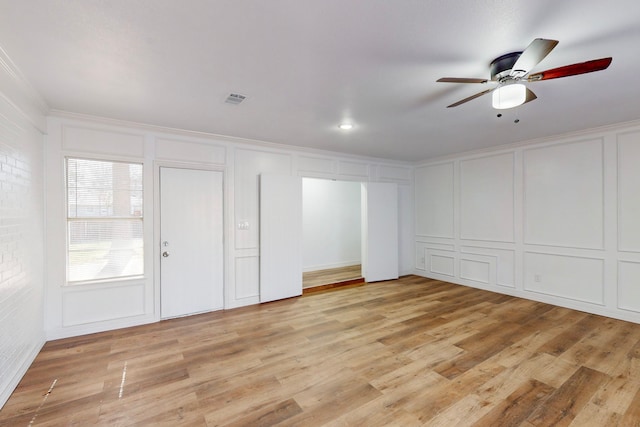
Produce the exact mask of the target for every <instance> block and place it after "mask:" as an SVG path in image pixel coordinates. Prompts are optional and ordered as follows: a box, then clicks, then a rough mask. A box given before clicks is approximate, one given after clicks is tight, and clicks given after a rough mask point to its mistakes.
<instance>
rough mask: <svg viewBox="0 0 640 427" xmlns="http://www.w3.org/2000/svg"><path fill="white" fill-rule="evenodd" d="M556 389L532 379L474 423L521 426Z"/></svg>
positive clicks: (479, 425) (487, 426)
mask: <svg viewBox="0 0 640 427" xmlns="http://www.w3.org/2000/svg"><path fill="white" fill-rule="evenodd" d="M554 390H555V389H554V388H553V387H551V386H548V385H546V384H544V383H541V382H539V381H536V380H530V381H528V382H526V383H524V384H523V385H521V386H520V387H519V388H518V389H517V390H515V391H514V392H513V393H511V394H510V395H509V396H507V397H506V398H505V399H504V400H502V401H501V402H500V403H498V404H497V405H496V406H494V407H493V409H491V411H490V412H489V413H487V414H486V415H485V416H483V417H482V418H480V420H478V421H477V422H475V423H473V425H474V426H478V427H485V426H486V427H492V426H497V425H499V426H501V427H509V426H519V425H520V424H521V423H522V422H523V421H525V420H526V418H527V417H528V416H529V414H531V412H532V411H533V410H534V409H535V408H536V407H537V406H538V405H540V402H542V401H543V400H544V399H546V398H547V397H548V396H549V395H550V394H551V393H552V392H553V391H554Z"/></svg>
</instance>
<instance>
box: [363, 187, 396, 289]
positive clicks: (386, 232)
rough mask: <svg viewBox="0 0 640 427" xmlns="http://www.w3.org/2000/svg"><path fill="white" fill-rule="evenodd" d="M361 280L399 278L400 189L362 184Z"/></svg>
mask: <svg viewBox="0 0 640 427" xmlns="http://www.w3.org/2000/svg"><path fill="white" fill-rule="evenodd" d="M361 197H362V276H363V277H364V280H365V281H367V282H376V281H379V280H391V279H397V278H398V271H399V267H398V186H397V185H396V184H391V183H380V182H368V183H366V184H362V193H361Z"/></svg>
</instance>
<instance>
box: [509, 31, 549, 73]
mask: <svg viewBox="0 0 640 427" xmlns="http://www.w3.org/2000/svg"><path fill="white" fill-rule="evenodd" d="M557 44H558V40H549V39H534V40H533V41H532V42H531V43H530V44H529V46H527V48H526V49H525V50H524V52H522V54H521V55H520V57H519V58H518V60H517V61H516V63H515V64H513V67H512V69H511V73H510V74H511V76H512V77H522V76H524V75H525V74H527V73H528V72H529V71H531V69H532V68H533V67H535V66H536V65H538V63H540V61H542V60H543V59H544V58H545V57H546V56H547V55H548V54H549V52H551V51H552V50H553V48H554V47H556V45H557Z"/></svg>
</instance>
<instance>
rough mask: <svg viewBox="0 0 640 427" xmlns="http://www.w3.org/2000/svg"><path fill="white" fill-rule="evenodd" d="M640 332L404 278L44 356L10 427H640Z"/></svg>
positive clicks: (88, 340)
mask: <svg viewBox="0 0 640 427" xmlns="http://www.w3.org/2000/svg"><path fill="white" fill-rule="evenodd" d="M639 407H640V325H638V324H633V323H628V322H623V321H619V320H614V319H608V318H605V317H602V316H595V315H591V314H586V313H582V312H577V311H573V310H569V309H566V308H560V307H553V306H550V305H546V304H542V303H539V302H534V301H527V300H523V299H518V298H514V297H511V296H507V295H500V294H494V293H491V292H486V291H483V290H480V289H474V288H470V287H464V286H458V285H453V284H450V283H446V282H442V281H438V280H430V279H425V278H420V277H417V276H407V277H403V278H401V279H399V280H395V281H386V282H376V283H368V284H366V285H363V286H359V287H346V288H344V289H341V288H336V290H327V291H323V292H317V293H311V294H308V295H305V296H302V297H300V298H292V299H288V300H283V301H275V302H271V303H268V304H261V305H255V306H249V307H243V308H239V309H234V310H227V311H218V312H214V313H206V314H201V315H196V316H189V317H185V318H179V319H172V320H166V321H162V322H158V323H154V324H149V325H143V326H139V327H134V328H127V329H121V330H117V331H109V332H104V333H99V334H92V335H88V336H84V337H76V338H71V339H66V340H57V341H52V342H49V343H47V344H46V345H45V346H44V348H43V349H42V351H41V352H40V354H39V355H38V357H37V358H36V360H35V361H34V363H33V365H32V366H31V367H30V369H29V370H28V371H27V373H26V375H25V376H24V378H23V379H22V381H21V383H20V384H19V385H18V387H17V388H16V390H15V392H14V393H13V395H12V396H11V398H10V399H9V401H8V402H7V403H6V405H5V406H4V407H3V408H2V410H0V425H2V426H4V425H7V426H14V425H17V426H20V425H22V426H28V425H31V426H33V427H37V426H63V425H80V426H85V425H105V426H112V425H121V426H129V425H167V426H216V425H291V426H300V425H303V426H305V427H307V426H311V427H314V426H322V425H329V426H352V425H363V426H367V427H371V426H388V425H391V426H393V425H398V426H417V425H425V426H446V427H449V426H469V425H478V426H485V425H491V426H500V427H502V426H507V425H520V426H524V427H532V426H547V425H559V426H561V425H575V426H581V427H582V426H587V427H590V426H597V427H600V426H603V425H604V426H607V425H611V426H614V425H618V426H638V427H640V410H639V409H638V408H639Z"/></svg>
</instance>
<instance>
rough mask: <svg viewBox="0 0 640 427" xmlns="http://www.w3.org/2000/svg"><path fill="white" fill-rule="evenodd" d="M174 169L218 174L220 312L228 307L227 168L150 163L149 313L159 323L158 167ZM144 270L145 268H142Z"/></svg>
mask: <svg viewBox="0 0 640 427" xmlns="http://www.w3.org/2000/svg"><path fill="white" fill-rule="evenodd" d="M163 167H164V168H175V169H195V170H204V171H213V172H222V204H223V206H222V254H223V255H222V256H223V261H222V270H223V271H222V280H223V286H222V294H223V301H224V305H223V307H222V309H223V310H224V309H226V308H227V307H228V306H229V292H228V283H229V266H228V264H227V263H228V259H229V239H228V236H230V235H231V234H230V233H229V218H230V217H231V216H230V214H229V210H228V209H229V208H230V206H231V203H229V191H227V182H228V179H227V178H228V177H227V168H226V167H224V166H223V165H212V164H210V163H187V162H175V161H165V160H155V161H154V162H153V251H152V252H153V313H154V316H153V317H154V320H155V321H160V320H162V318H161V313H160V280H161V277H160V256H161V253H162V250H161V249H162V248H161V236H160V168H163ZM145 267H147V266H145ZM146 271H149V270H146ZM147 301H149V300H147Z"/></svg>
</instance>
